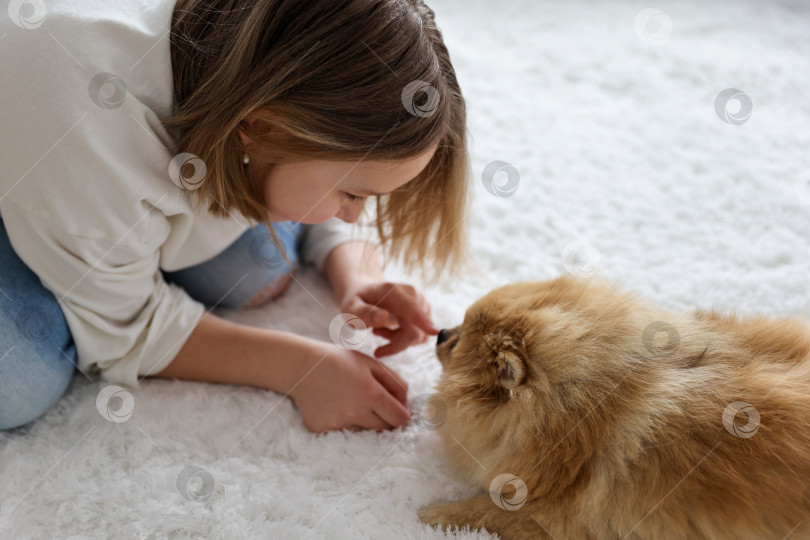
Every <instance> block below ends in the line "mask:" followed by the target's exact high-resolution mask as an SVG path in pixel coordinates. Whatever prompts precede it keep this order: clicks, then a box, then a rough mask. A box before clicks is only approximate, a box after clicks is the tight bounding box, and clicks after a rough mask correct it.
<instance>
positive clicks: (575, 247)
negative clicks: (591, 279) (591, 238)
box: [562, 240, 601, 277]
mask: <svg viewBox="0 0 810 540" xmlns="http://www.w3.org/2000/svg"><path fill="white" fill-rule="evenodd" d="M562 259H563V266H564V267H565V270H566V271H567V272H568V273H569V274H571V275H574V276H578V277H588V276H591V275H593V274H595V273H596V271H597V270H598V269H599V261H600V260H601V256H600V255H599V251H598V250H597V249H596V248H595V247H593V246H592V245H590V244H588V243H587V242H585V241H582V240H577V241H574V242H571V243H569V244H568V245H567V246H565V249H563V254H562Z"/></svg>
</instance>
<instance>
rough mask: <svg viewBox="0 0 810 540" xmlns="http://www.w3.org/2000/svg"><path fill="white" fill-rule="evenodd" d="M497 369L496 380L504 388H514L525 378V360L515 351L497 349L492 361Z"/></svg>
mask: <svg viewBox="0 0 810 540" xmlns="http://www.w3.org/2000/svg"><path fill="white" fill-rule="evenodd" d="M492 364H494V366H495V369H497V371H498V379H497V382H498V384H499V385H500V386H502V387H504V388H515V387H516V386H520V385H521V384H523V381H524V380H525V379H526V362H524V360H523V358H521V357H520V355H519V354H518V353H516V352H515V351H510V350H505V351H499V352H498V354H497V356H496V357H495V359H494V360H493V361H492Z"/></svg>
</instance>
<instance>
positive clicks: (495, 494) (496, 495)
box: [489, 473, 529, 511]
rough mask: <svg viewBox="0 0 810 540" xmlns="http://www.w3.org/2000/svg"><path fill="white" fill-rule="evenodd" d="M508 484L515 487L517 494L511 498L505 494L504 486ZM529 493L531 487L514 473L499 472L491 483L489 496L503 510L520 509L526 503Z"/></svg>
mask: <svg viewBox="0 0 810 540" xmlns="http://www.w3.org/2000/svg"><path fill="white" fill-rule="evenodd" d="M506 486H512V487H514V488H515V494H514V495H512V496H511V497H509V498H507V497H505V496H504V494H503V488H505V487H506ZM528 495H529V488H527V487H526V483H525V482H524V481H523V480H521V479H520V478H518V477H517V476H515V475H514V474H508V473H504V474H499V475H498V476H496V477H495V478H493V479H492V482H490V484H489V496H490V498H491V499H492V502H494V503H495V504H496V505H497V506H498V508H501V509H503V510H509V511H515V510H520V508H521V507H522V506H523V505H524V504H525V502H526V498H527V497H528Z"/></svg>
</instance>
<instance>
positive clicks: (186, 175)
mask: <svg viewBox="0 0 810 540" xmlns="http://www.w3.org/2000/svg"><path fill="white" fill-rule="evenodd" d="M207 174H208V167H206V166H205V162H204V161H203V160H202V159H200V158H199V157H197V156H196V155H194V154H190V153H188V152H183V153H180V154H177V155H176V156H174V157H173V158H172V160H171V161H170V162H169V178H171V179H172V182H174V184H175V185H176V186H177V187H179V188H181V189H187V190H195V189H200V188H201V187H202V185H203V182H204V181H205V177H206V175H207Z"/></svg>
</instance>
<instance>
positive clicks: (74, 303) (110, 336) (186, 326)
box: [3, 199, 205, 388]
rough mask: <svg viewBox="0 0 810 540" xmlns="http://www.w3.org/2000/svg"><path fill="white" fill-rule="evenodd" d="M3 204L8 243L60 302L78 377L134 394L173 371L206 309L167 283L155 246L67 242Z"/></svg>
mask: <svg viewBox="0 0 810 540" xmlns="http://www.w3.org/2000/svg"><path fill="white" fill-rule="evenodd" d="M5 203H6V204H4V206H3V221H4V224H5V226H6V229H7V231H8V234H9V240H10V241H11V244H12V246H13V247H14V249H15V251H16V252H17V253H18V255H19V256H20V258H21V259H22V260H23V262H25V264H26V265H28V267H29V268H31V269H32V270H33V271H34V272H35V273H36V274H37V275H38V276H39V278H40V281H41V282H42V284H43V285H44V286H45V287H46V288H47V289H48V290H50V291H51V292H52V293H53V294H54V295H55V296H56V298H57V300H58V301H59V306H60V307H61V309H62V312H63V314H64V316H65V319H66V320H67V324H68V327H69V329H70V332H71V335H72V336H73V341H74V343H75V344H76V350H77V352H78V362H79V368H80V369H82V370H83V371H84V370H87V371H89V372H98V371H100V372H101V378H102V379H103V380H106V381H108V382H111V383H117V384H125V385H129V386H131V387H133V388H137V387H138V386H139V384H138V382H139V376H142V375H146V374H150V375H152V374H155V373H158V372H160V371H161V370H162V369H163V368H164V367H166V366H167V365H168V364H170V363H171V361H172V360H173V359H174V357H175V356H176V355H177V353H178V352H179V351H180V349H181V348H182V346H183V345H184V344H185V342H186V340H187V339H188V337H189V335H190V334H191V331H192V330H193V329H194V327H195V326H196V325H197V322H198V321H199V319H200V318H201V317H202V315H203V313H204V312H205V307H204V306H203V304H202V303H200V302H198V301H196V300H194V299H192V298H191V297H190V296H188V294H187V293H186V292H185V291H184V290H183V289H182V288H180V287H178V286H177V285H175V284H173V283H167V282H166V281H164V279H163V277H162V274H161V272H160V270H159V268H158V261H159V251H158V250H157V249H154V247H155V246H149V245H144V246H133V245H131V244H130V245H125V244H123V243H122V242H121V241H120V239H119V241H117V242H116V241H114V240H110V239H107V238H87V237H82V236H79V235H75V234H69V233H66V232H64V229H63V228H62V227H60V226H59V224H58V223H54V222H51V221H49V220H46V219H42V217H41V216H39V215H35V214H32V213H30V212H28V211H26V210H25V209H24V208H22V207H20V206H18V205H17V204H14V203H13V202H12V201H10V200H8V199H7V200H6V201H5Z"/></svg>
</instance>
